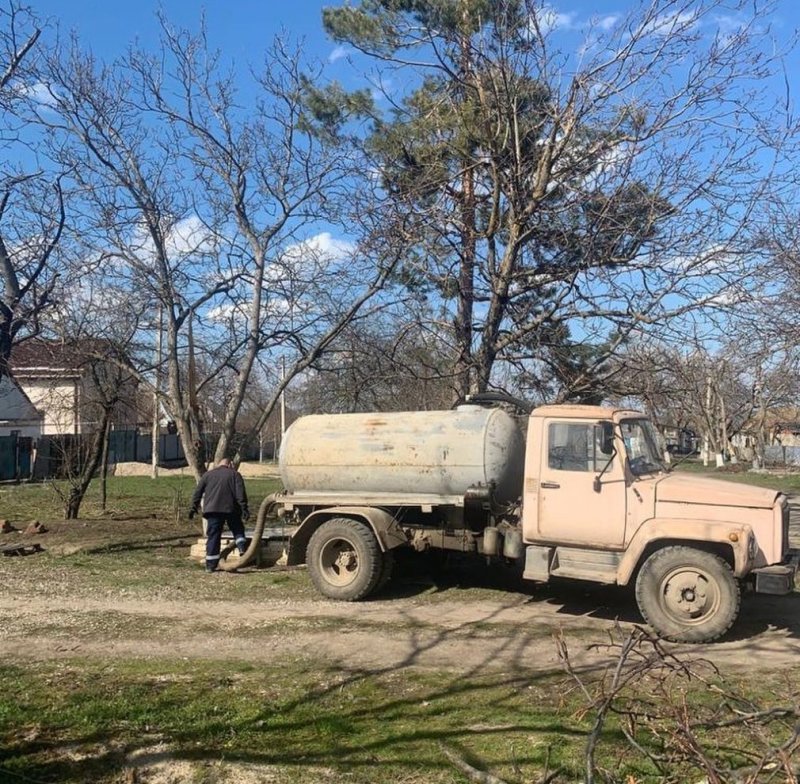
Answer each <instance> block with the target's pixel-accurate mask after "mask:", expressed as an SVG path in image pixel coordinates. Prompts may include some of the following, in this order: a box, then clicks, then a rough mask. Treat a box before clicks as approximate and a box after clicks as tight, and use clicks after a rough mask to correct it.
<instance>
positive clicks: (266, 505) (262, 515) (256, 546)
mask: <svg viewBox="0 0 800 784" xmlns="http://www.w3.org/2000/svg"><path fill="white" fill-rule="evenodd" d="M277 503H278V496H277V493H273V494H272V495H268V496H267V497H266V498H265V499H264V500H263V501H262V502H261V506H259V507H258V514H257V515H256V527H255V528H254V529H253V536H252V538H251V539H250V544H249V546H248V548H247V549H246V550H245V551H244V553H243V554H242V555H241V556H240V557H239V558H238V559H237V560H236V561H234V562H232V563H231V564H230V565H229V564H228V563H227V561H226V560H225V559H226V557H227V556H228V555H229V554H230V553H232V552H233V549H234V548H235V547H236V545H235V544H231V545H229V546H228V547H225V548H224V549H223V550H222V552H221V553H220V559H219V567H218V568H219V569H221V570H222V571H223V572H235V571H236V570H237V569H243V568H244V567H245V566H250V564H251V563H253V561H255V560H256V558H257V557H258V554H259V552H260V550H261V534H262V533H264V525H265V524H266V521H267V517H268V516H269V514H270V513H271V512H272V510H273V509H274V507H275V506H277Z"/></svg>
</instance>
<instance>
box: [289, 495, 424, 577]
mask: <svg viewBox="0 0 800 784" xmlns="http://www.w3.org/2000/svg"><path fill="white" fill-rule="evenodd" d="M335 517H349V518H351V519H355V520H363V521H364V522H365V523H366V524H367V525H368V526H369V527H370V528H371V529H372V532H373V533H374V534H375V538H376V539H377V540H378V544H379V545H380V548H381V550H382V551H383V552H386V551H387V550H393V549H394V548H395V547H400V546H401V545H404V544H408V537H407V536H406V535H405V533H404V532H403V529H402V528H401V527H400V524H399V523H398V522H397V520H395V518H394V517H393V516H392V515H390V514H389V512H387V511H386V510H385V509H379V508H377V507H374V506H331V507H327V508H325V509H317V510H315V511H313V512H312V513H311V514H310V515H309V516H308V517H306V519H305V520H303V522H302V523H300V526H299V527H298V528H297V530H296V531H295V532H294V533H293V534H292V538H291V539H290V540H289V548H288V552H287V564H288V565H289V566H294V565H296V564H301V563H305V561H306V548H307V547H308V542H309V540H310V539H311V536H312V535H313V533H314V531H316V530H317V528H319V527H320V526H321V525H322V524H323V523H324V522H326V521H327V520H332V519H333V518H335Z"/></svg>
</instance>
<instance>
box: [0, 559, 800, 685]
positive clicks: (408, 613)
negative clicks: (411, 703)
mask: <svg viewBox="0 0 800 784" xmlns="http://www.w3.org/2000/svg"><path fill="white" fill-rule="evenodd" d="M203 577H205V576H203ZM208 579H211V580H217V581H219V582H218V584H219V586H220V590H219V593H220V595H221V596H224V595H225V584H226V583H228V582H229V581H246V580H248V575H246V574H243V575H224V576H223V575H214V576H211V577H209V578H208ZM403 587H404V586H402V584H401V586H399V588H398V593H396V594H395V595H392V593H389V594H388V595H387V597H386V598H384V599H380V600H375V601H370V602H365V603H360V604H346V603H337V602H329V601H325V600H321V599H316V598H312V599H308V598H298V599H292V598H286V597H285V596H284V595H281V596H278V597H274V598H271V597H270V596H269V595H266V596H263V598H260V599H259V600H257V601H253V600H249V601H237V602H232V601H226V600H224V599H220V600H217V601H208V600H205V599H186V598H184V599H181V600H176V601H170V600H166V599H164V598H159V597H157V596H153V597H150V598H125V597H124V596H119V595H113V594H112V595H109V596H102V597H95V598H84V597H80V596H74V595H66V596H62V597H58V596H46V597H40V596H36V595H30V594H28V595H19V594H16V595H11V594H9V593H5V594H4V595H3V596H2V597H0V622H1V623H2V628H3V629H4V630H5V632H4V634H3V635H2V638H0V656H3V657H6V658H9V657H10V658H16V657H23V658H31V657H33V658H37V659H51V658H59V657H73V656H88V657H100V658H104V659H113V658H114V657H125V658H129V657H158V656H169V657H174V656H177V657H187V658H206V659H225V660H228V659H231V658H233V659H237V658H238V659H242V660H248V661H264V662H273V663H274V662H279V661H282V660H286V659H287V657H289V658H295V657H301V658H307V657H313V658H315V659H319V660H322V661H326V662H329V663H330V664H331V665H334V666H340V667H344V668H347V669H360V670H375V671H379V670H386V669H397V668H401V667H407V666H413V667H422V668H432V669H446V670H451V671H464V672H470V671H477V670H479V669H480V668H485V667H490V668H502V669H505V670H521V669H524V670H537V671H548V670H555V669H558V668H559V662H558V659H557V655H556V646H555V644H554V639H553V638H554V635H557V634H563V636H564V638H565V639H566V640H567V642H568V644H569V647H570V651H571V654H572V657H573V661H575V662H576V663H577V664H578V665H581V666H591V665H593V664H597V663H599V662H600V661H602V660H603V658H604V655H603V651H602V650H597V649H596V648H595V647H594V646H593V644H594V643H598V642H603V641H604V640H606V639H607V638H608V633H609V631H611V630H613V628H614V623H615V619H616V618H618V619H619V622H620V624H621V627H622V628H623V629H626V628H630V627H631V626H632V623H634V622H637V621H638V618H637V615H636V611H635V608H634V607H633V605H632V603H631V602H630V600H626V597H625V596H624V594H621V593H620V592H619V591H610V590H608V589H606V590H602V589H594V590H587V591H584V590H581V589H577V590H576V589H575V588H574V587H570V588H567V587H564V586H562V587H561V588H559V589H553V588H549V587H548V588H542V589H541V590H540V591H537V592H535V593H534V594H533V595H524V594H521V593H515V592H509V593H508V594H507V595H500V598H494V599H491V600H487V599H481V600H477V601H476V600H475V599H474V598H471V596H468V595H464V596H463V598H461V597H460V594H461V593H463V592H461V591H459V590H458V589H457V588H448V589H446V590H445V591H444V592H443V593H444V594H445V595H438V596H436V597H434V599H433V600H432V599H431V596H430V594H425V595H423V596H418V595H417V596H413V595H412V596H404V595H402V593H403ZM405 587H408V586H405ZM467 593H469V592H467ZM676 649H680V648H679V646H676ZM684 649H686V650H691V653H692V654H694V655H701V656H704V657H707V658H709V659H710V660H712V661H713V662H715V663H716V664H717V665H719V666H720V667H722V668H723V669H728V668H737V667H740V666H743V665H746V666H748V667H749V668H754V667H755V668H768V669H770V670H775V669H776V668H788V667H792V666H795V665H796V664H797V662H798V661H799V660H800V596H798V595H794V596H791V597H781V598H763V597H759V598H754V597H746V598H745V600H744V604H743V610H742V617H741V619H740V621H739V623H738V624H737V625H736V627H735V628H734V630H733V633H732V634H730V635H729V636H728V637H727V638H726V639H725V640H724V641H722V642H719V643H716V644H713V645H707V646H691V647H690V648H686V647H684Z"/></svg>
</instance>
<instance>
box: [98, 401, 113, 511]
mask: <svg viewBox="0 0 800 784" xmlns="http://www.w3.org/2000/svg"><path fill="white" fill-rule="evenodd" d="M110 439H111V417H109V419H108V422H106V429H105V434H104V435H103V454H102V456H101V458H100V508H101V509H102V510H103V511H104V512H105V511H106V505H107V501H108V442H109V440H110Z"/></svg>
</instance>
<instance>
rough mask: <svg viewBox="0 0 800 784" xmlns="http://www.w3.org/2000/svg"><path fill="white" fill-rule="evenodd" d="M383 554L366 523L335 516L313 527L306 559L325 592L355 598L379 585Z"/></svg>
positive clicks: (321, 590)
mask: <svg viewBox="0 0 800 784" xmlns="http://www.w3.org/2000/svg"><path fill="white" fill-rule="evenodd" d="M381 556H382V553H381V549H380V547H379V545H378V540H377V539H376V538H375V535H374V534H373V533H372V531H371V530H370V529H369V528H368V527H367V526H366V525H364V524H363V523H360V522H358V521H357V520H350V519H349V518H346V517H336V518H334V519H333V520H328V521H327V522H325V523H323V524H322V525H321V526H320V527H319V528H317V530H316V531H314V534H313V535H312V537H311V540H310V541H309V543H308V550H307V551H306V563H307V564H308V572H309V574H310V575H311V581H312V582H313V583H314V585H315V586H316V588H317V590H318V591H319V592H320V593H321V594H323V596H328V597H329V598H331V599H339V600H340V601H345V602H356V601H358V600H359V599H363V598H365V597H366V596H368V595H369V594H370V593H371V592H372V591H373V590H374V588H375V586H376V585H377V583H378V580H379V579H380V576H381V566H382V563H383V558H382V557H381Z"/></svg>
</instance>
